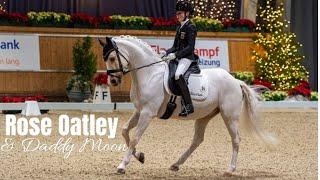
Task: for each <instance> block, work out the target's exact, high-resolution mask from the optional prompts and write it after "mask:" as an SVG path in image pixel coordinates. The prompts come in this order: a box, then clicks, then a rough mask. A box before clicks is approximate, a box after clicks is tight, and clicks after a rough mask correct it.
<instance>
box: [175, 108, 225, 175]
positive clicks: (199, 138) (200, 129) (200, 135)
mask: <svg viewBox="0 0 320 180" xmlns="http://www.w3.org/2000/svg"><path fill="white" fill-rule="evenodd" d="M218 113H219V109H215V110H214V111H213V112H212V113H211V114H210V115H208V116H207V117H204V118H202V119H197V120H196V121H195V124H194V136H193V140H192V143H191V145H190V147H189V148H188V149H187V150H186V151H185V152H184V153H183V154H182V155H181V156H180V158H179V160H178V161H177V162H176V163H174V164H173V165H171V167H170V170H172V171H178V170H179V166H180V165H181V164H183V163H184V162H185V161H186V160H187V159H188V157H189V156H190V155H191V153H192V152H193V151H194V150H196V149H197V147H198V146H199V145H200V144H201V143H202V142H203V140H204V132H205V130H206V127H207V124H208V122H209V121H210V120H211V119H212V118H213V117H214V116H215V115H217V114H218Z"/></svg>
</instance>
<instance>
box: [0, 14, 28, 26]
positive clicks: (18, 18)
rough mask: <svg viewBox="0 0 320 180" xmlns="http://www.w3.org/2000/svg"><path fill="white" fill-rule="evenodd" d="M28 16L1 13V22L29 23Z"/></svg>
mask: <svg viewBox="0 0 320 180" xmlns="http://www.w3.org/2000/svg"><path fill="white" fill-rule="evenodd" d="M28 20H29V19H28V16H27V15H24V14H20V13H7V12H4V11H0V21H2V22H8V23H17V24H19V23H27V22H28Z"/></svg>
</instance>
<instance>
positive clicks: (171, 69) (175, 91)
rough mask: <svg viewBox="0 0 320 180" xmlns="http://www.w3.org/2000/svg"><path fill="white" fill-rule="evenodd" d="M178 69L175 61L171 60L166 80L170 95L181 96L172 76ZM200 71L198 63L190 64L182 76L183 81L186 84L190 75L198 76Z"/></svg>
mask: <svg viewBox="0 0 320 180" xmlns="http://www.w3.org/2000/svg"><path fill="white" fill-rule="evenodd" d="M177 68H178V62H177V61H175V60H172V61H170V62H169V78H168V81H169V82H168V83H169V88H170V90H171V92H172V94H174V95H176V96H181V90H180V88H179V86H178V85H177V84H176V80H175V79H174V75H175V73H176V70H177ZM200 73H201V70H200V68H199V65H198V61H196V62H192V63H191V65H190V67H189V68H188V70H187V71H186V73H185V74H184V75H183V77H184V79H185V80H186V82H187V84H189V83H188V80H189V77H190V74H200Z"/></svg>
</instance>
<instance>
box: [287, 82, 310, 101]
mask: <svg viewBox="0 0 320 180" xmlns="http://www.w3.org/2000/svg"><path fill="white" fill-rule="evenodd" d="M288 94H289V96H294V95H303V96H304V97H307V98H310V96H311V89H310V85H309V82H307V81H300V84H299V85H298V86H296V87H295V88H293V89H291V90H289V92H288Z"/></svg>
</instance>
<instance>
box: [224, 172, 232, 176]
mask: <svg viewBox="0 0 320 180" xmlns="http://www.w3.org/2000/svg"><path fill="white" fill-rule="evenodd" d="M223 176H225V177H231V176H233V174H232V172H230V171H227V172H225V173H223Z"/></svg>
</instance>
